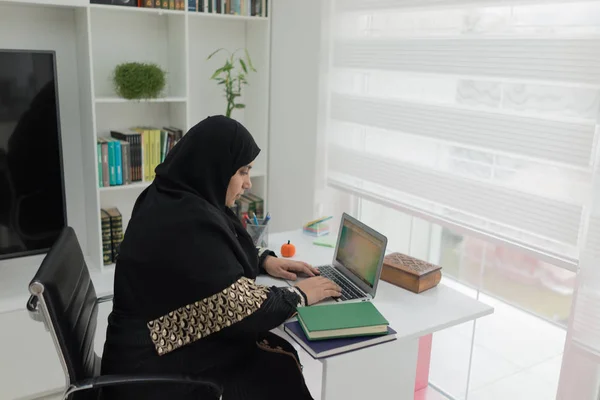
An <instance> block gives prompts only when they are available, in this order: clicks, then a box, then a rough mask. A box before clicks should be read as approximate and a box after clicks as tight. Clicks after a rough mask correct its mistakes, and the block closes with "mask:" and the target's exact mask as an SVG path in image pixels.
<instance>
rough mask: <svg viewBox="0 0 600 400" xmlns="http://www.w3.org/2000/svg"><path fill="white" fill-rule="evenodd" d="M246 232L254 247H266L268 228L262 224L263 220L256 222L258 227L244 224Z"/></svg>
mask: <svg viewBox="0 0 600 400" xmlns="http://www.w3.org/2000/svg"><path fill="white" fill-rule="evenodd" d="M246 231H247V232H248V234H249V235H250V237H251V238H252V242H253V243H254V246H256V247H267V246H268V243H269V226H268V225H264V224H263V220H262V219H259V220H258V225H255V224H246Z"/></svg>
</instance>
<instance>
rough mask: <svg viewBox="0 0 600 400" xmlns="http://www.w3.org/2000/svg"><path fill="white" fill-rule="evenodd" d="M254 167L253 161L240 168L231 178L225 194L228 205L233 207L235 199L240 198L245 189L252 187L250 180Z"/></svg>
mask: <svg viewBox="0 0 600 400" xmlns="http://www.w3.org/2000/svg"><path fill="white" fill-rule="evenodd" d="M251 169H252V163H250V164H248V165H245V166H243V167H242V168H240V169H238V170H237V172H236V173H235V175H233V176H232V177H231V179H230V180H229V186H227V194H226V195H225V204H226V205H227V207H233V206H234V205H235V201H236V200H237V199H239V198H240V196H241V195H242V194H244V191H246V190H248V189H250V188H251V187H252V182H250V170H251Z"/></svg>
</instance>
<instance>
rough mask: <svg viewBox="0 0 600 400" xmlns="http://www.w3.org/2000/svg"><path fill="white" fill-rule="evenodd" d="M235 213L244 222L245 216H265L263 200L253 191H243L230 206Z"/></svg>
mask: <svg viewBox="0 0 600 400" xmlns="http://www.w3.org/2000/svg"><path fill="white" fill-rule="evenodd" d="M232 211H233V212H234V213H235V215H236V216H237V217H238V218H239V219H240V220H241V221H242V223H243V224H244V223H245V220H246V218H247V217H249V218H254V215H256V218H258V219H263V218H264V217H265V202H264V200H263V199H262V198H261V197H259V196H257V195H255V194H254V193H244V194H243V195H242V196H241V197H240V198H239V199H238V200H237V201H236V202H235V205H234V206H233V207H232Z"/></svg>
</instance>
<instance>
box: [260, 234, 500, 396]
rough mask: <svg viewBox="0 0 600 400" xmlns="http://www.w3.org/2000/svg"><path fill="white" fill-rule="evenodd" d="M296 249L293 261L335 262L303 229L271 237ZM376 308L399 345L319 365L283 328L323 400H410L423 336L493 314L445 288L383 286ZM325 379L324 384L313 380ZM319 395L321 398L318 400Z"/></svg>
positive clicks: (268, 281) (270, 281)
mask: <svg viewBox="0 0 600 400" xmlns="http://www.w3.org/2000/svg"><path fill="white" fill-rule="evenodd" d="M288 240H291V242H292V243H293V244H295V246H296V255H295V257H294V259H298V260H302V261H306V262H308V263H310V264H312V265H321V264H326V263H330V262H331V261H332V259H333V251H334V249H332V248H327V247H322V246H316V245H313V244H312V242H313V240H314V238H313V237H311V236H308V235H305V234H303V233H302V232H301V231H300V230H298V231H293V232H285V233H277V234H271V235H270V237H269V245H270V246H269V247H270V248H271V249H273V250H274V251H275V252H277V253H278V254H279V251H278V250H279V249H280V247H281V245H282V244H283V243H286V242H287V241H288ZM258 282H259V283H262V284H267V285H276V286H287V283H286V282H285V281H282V280H278V279H273V278H270V277H260V278H259V279H258ZM374 304H375V305H376V307H377V308H378V309H379V311H381V313H382V314H383V315H384V316H385V317H386V318H387V319H388V321H389V322H390V326H391V327H392V328H394V329H395V330H396V331H397V332H398V333H397V338H398V339H397V340H395V341H393V342H389V343H384V344H382V345H378V346H374V347H371V348H367V349H362V350H359V351H355V352H352V353H346V354H342V355H339V356H334V357H330V358H326V359H323V360H321V361H317V360H314V359H313V358H312V357H311V356H310V355H309V354H308V353H306V352H305V351H304V350H303V349H302V348H301V347H300V346H299V345H298V344H297V343H296V342H295V341H294V340H293V339H291V338H289V336H287V335H286V334H285V333H283V331H282V330H281V329H279V330H278V332H277V333H278V334H280V335H282V336H284V337H286V338H288V340H289V341H290V343H292V344H293V345H294V347H295V348H296V349H298V352H299V354H300V357H301V361H302V362H303V364H305V376H306V377H307V384H308V385H309V389H310V390H311V393H313V396H314V397H315V398H317V399H318V398H319V397H320V398H321V400H353V399H377V400H386V399H394V400H405V399H412V398H413V396H414V386H415V377H416V368H417V353H418V346H419V344H418V340H419V338H420V337H421V336H424V335H427V334H430V333H433V332H436V331H439V330H441V329H445V328H448V327H450V326H454V325H458V324H461V323H463V322H467V321H470V320H473V319H476V318H479V317H483V316H485V315H488V314H491V313H492V312H493V308H492V307H490V306H488V305H486V304H483V303H481V302H479V301H477V300H474V299H472V298H470V297H467V296H465V295H463V294H462V293H459V292H457V291H456V290H454V289H451V288H449V287H447V286H444V285H443V284H440V285H438V286H437V287H435V288H433V289H430V290H428V291H426V292H423V293H421V294H414V293H411V292H409V291H407V290H404V289H402V288H399V287H396V286H394V285H391V284H389V283H387V282H383V281H381V282H380V283H379V286H378V289H377V295H376V297H375V299H374ZM315 368H317V369H320V371H317V372H316V373H319V372H320V374H321V382H315V380H314V379H312V380H311V379H308V376H312V377H314V376H315ZM319 394H320V396H319Z"/></svg>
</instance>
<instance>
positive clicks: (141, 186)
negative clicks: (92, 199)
mask: <svg viewBox="0 0 600 400" xmlns="http://www.w3.org/2000/svg"><path fill="white" fill-rule="evenodd" d="M151 183H152V182H135V183H130V184H128V185H117V186H106V187H100V188H98V189H99V190H100V191H101V192H114V191H120V190H134V189H145V188H147V187H148V186H150V184H151Z"/></svg>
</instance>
